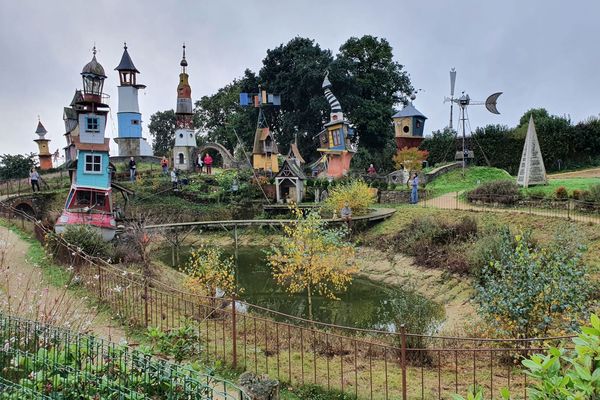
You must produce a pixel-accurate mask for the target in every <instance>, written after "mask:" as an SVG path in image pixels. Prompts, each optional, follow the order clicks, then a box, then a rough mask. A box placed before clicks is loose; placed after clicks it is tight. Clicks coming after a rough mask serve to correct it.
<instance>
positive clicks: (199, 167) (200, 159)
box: [198, 154, 203, 173]
mask: <svg viewBox="0 0 600 400" xmlns="http://www.w3.org/2000/svg"><path fill="white" fill-rule="evenodd" d="M202 164H203V163H202V154H198V169H200V173H202Z"/></svg>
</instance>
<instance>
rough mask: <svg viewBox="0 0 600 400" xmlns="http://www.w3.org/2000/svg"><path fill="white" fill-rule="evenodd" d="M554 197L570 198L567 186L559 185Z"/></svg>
mask: <svg viewBox="0 0 600 400" xmlns="http://www.w3.org/2000/svg"><path fill="white" fill-rule="evenodd" d="M554 197H555V198H556V199H557V200H566V199H568V198H569V192H567V188H566V187H564V186H559V187H557V188H556V190H555V191H554Z"/></svg>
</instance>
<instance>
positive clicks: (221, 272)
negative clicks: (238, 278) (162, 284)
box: [183, 245, 236, 296]
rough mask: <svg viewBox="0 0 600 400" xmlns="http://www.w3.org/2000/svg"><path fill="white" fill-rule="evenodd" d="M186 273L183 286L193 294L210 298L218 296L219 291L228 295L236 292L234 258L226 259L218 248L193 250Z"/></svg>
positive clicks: (202, 246)
mask: <svg viewBox="0 0 600 400" xmlns="http://www.w3.org/2000/svg"><path fill="white" fill-rule="evenodd" d="M184 271H185V273H186V274H187V276H186V277H185V280H184V283H183V284H184V286H185V287H186V288H187V289H188V290H190V291H192V292H195V293H200V294H207V295H208V296H215V295H217V290H221V291H223V293H224V294H226V295H231V294H234V293H235V292H236V282H235V263H234V261H233V257H224V256H223V254H222V253H221V250H220V249H218V248H217V247H212V246H210V247H209V246H205V245H201V246H200V247H199V248H197V249H195V250H193V251H192V253H191V254H190V261H189V263H188V265H187V266H185V269H184Z"/></svg>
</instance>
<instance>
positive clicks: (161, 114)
mask: <svg viewBox="0 0 600 400" xmlns="http://www.w3.org/2000/svg"><path fill="white" fill-rule="evenodd" d="M148 130H149V131H150V136H152V139H153V145H152V147H153V150H154V155H157V156H166V155H168V154H170V153H171V150H172V149H173V146H174V145H175V111H173V110H167V111H158V112H156V113H154V114H152V115H151V116H150V124H148Z"/></svg>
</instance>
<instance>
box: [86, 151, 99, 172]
mask: <svg viewBox="0 0 600 400" xmlns="http://www.w3.org/2000/svg"><path fill="white" fill-rule="evenodd" d="M85 172H87V173H91V174H101V173H102V156H100V155H95V154H86V155H85Z"/></svg>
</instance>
